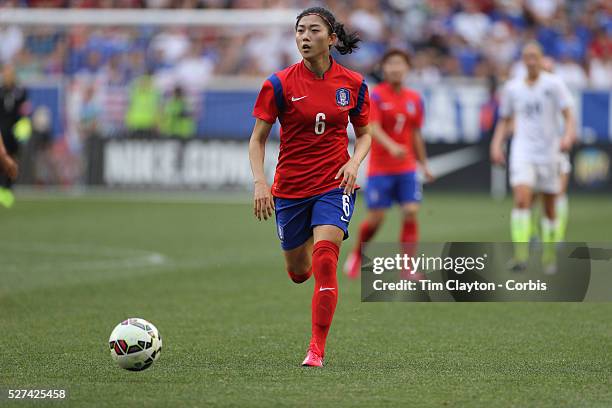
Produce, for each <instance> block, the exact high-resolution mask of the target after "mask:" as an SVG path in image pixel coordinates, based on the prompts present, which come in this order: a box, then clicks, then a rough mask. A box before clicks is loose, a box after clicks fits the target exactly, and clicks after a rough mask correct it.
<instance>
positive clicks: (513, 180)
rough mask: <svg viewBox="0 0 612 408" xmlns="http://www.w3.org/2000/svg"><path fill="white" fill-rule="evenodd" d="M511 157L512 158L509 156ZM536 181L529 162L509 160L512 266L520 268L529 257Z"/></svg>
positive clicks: (522, 267)
mask: <svg viewBox="0 0 612 408" xmlns="http://www.w3.org/2000/svg"><path fill="white" fill-rule="evenodd" d="M511 159H512V158H511ZM535 182H536V169H535V166H534V165H533V164H531V163H525V162H523V163H521V162H513V161H512V160H511V162H510V185H511V186H512V195H513V200H514V206H513V208H512V214H511V217H510V231H511V236H512V242H514V260H513V266H512V268H513V269H515V270H522V269H524V268H525V267H526V264H527V260H528V258H529V237H530V234H531V232H530V229H531V228H530V226H531V210H530V208H531V202H532V200H533V198H532V197H533V187H534V186H535Z"/></svg>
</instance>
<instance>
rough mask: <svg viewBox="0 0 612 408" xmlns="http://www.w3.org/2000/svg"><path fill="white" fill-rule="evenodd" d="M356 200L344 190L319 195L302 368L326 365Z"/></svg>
mask: <svg viewBox="0 0 612 408" xmlns="http://www.w3.org/2000/svg"><path fill="white" fill-rule="evenodd" d="M355 198H356V194H352V195H348V194H343V192H342V190H341V189H335V190H333V191H331V192H329V193H326V194H324V195H322V196H320V197H319V198H318V199H317V201H316V202H315V204H314V206H313V208H312V221H311V222H312V228H313V236H314V245H313V250H312V273H313V275H314V278H315V284H314V293H313V296H312V337H311V341H310V345H309V348H308V350H309V351H308V355H307V356H306V359H305V360H304V362H303V363H302V364H303V365H307V366H321V365H322V364H323V356H324V355H325V343H326V341H327V335H328V333H329V329H330V327H331V323H332V320H333V317H334V312H335V310H336V304H337V302H338V278H337V275H336V271H337V266H338V255H339V254H340V245H341V244H342V241H343V240H344V239H347V238H348V224H349V221H350V219H351V216H352V215H353V210H354V208H355Z"/></svg>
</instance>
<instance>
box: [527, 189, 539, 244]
mask: <svg viewBox="0 0 612 408" xmlns="http://www.w3.org/2000/svg"><path fill="white" fill-rule="evenodd" d="M539 198H540V194H538V193H534V194H533V196H532V200H531V206H530V208H529V209H530V211H531V216H530V219H531V225H530V226H529V228H530V236H529V241H530V242H538V241H539V240H540V221H541V219H542V217H541V214H540V211H539V209H538V200H539Z"/></svg>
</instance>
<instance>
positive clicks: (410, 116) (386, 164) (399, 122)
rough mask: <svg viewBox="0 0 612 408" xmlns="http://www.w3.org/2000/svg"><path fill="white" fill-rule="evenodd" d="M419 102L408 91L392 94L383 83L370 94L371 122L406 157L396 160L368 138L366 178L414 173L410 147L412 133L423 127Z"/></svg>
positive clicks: (411, 92)
mask: <svg viewBox="0 0 612 408" xmlns="http://www.w3.org/2000/svg"><path fill="white" fill-rule="evenodd" d="M423 111H424V109H423V101H422V99H421V96H420V95H419V94H418V93H417V92H416V91H413V90H411V89H408V88H402V90H401V91H399V92H396V91H395V90H394V89H393V87H391V85H389V84H388V83H386V82H383V83H381V84H379V85H378V86H376V87H375V88H374V89H373V90H372V114H371V116H370V121H371V122H377V123H378V124H379V125H380V127H381V128H382V129H383V130H384V131H385V133H386V134H387V135H389V137H390V138H391V139H393V140H394V141H395V142H397V143H399V144H401V145H402V146H404V147H405V148H406V151H407V154H406V156H404V158H402V159H397V158H395V157H393V156H392V155H391V153H389V151H387V149H385V148H384V147H383V145H381V144H380V143H379V142H377V141H376V140H375V139H374V138H372V147H371V150H370V161H369V165H368V175H369V176H374V175H380V174H399V173H405V172H408V171H414V170H416V155H415V152H414V145H413V134H414V130H415V129H420V128H421V126H422V125H423V116H424V112H423Z"/></svg>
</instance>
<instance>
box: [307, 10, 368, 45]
mask: <svg viewBox="0 0 612 408" xmlns="http://www.w3.org/2000/svg"><path fill="white" fill-rule="evenodd" d="M308 15H316V16H319V17H321V19H322V20H323V21H325V23H326V25H327V28H328V29H329V34H330V35H332V34H334V33H335V34H336V35H337V36H338V43H337V44H336V49H337V50H338V52H339V53H340V54H342V55H345V54H352V53H353V51H354V50H355V49H357V48H359V46H358V45H357V43H359V41H361V38H359V34H357V33H356V32H351V33H347V32H346V30H345V29H344V24H342V23H339V22H338V21H336V17H334V15H333V14H332V12H331V11H329V10H327V9H326V8H323V7H310V8H307V9H306V10H304V11H302V12H301V13H300V14H299V15H298V16H297V18H296V21H295V29H296V30H297V26H298V24H299V23H300V20H301V19H302V17H305V16H308Z"/></svg>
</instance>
